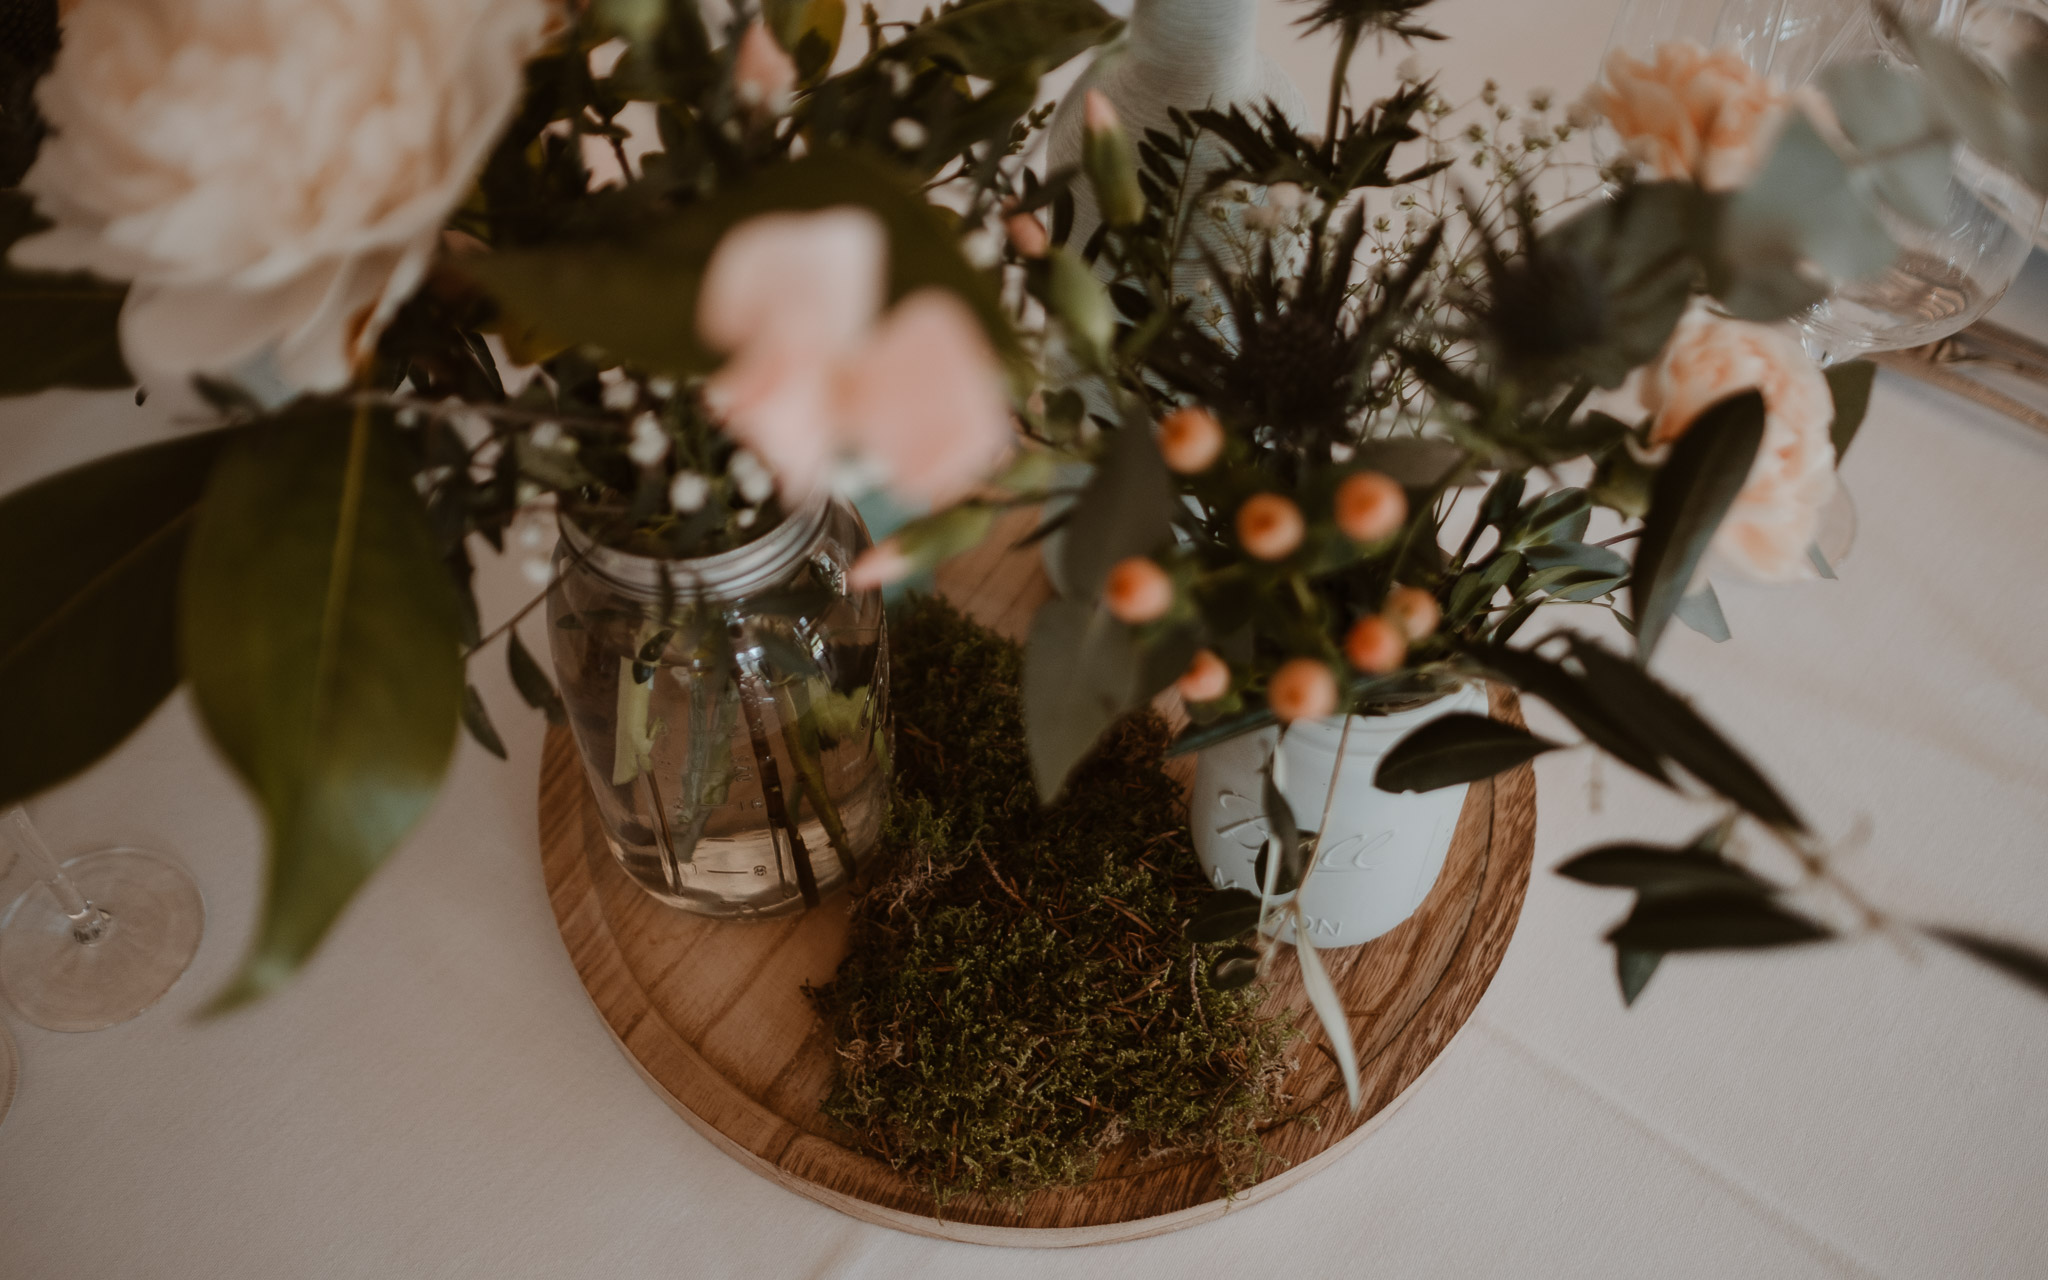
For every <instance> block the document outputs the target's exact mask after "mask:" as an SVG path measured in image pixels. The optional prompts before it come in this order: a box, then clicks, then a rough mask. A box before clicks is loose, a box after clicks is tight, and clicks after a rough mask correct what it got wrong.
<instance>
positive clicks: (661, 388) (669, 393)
mask: <svg viewBox="0 0 2048 1280" xmlns="http://www.w3.org/2000/svg"><path fill="white" fill-rule="evenodd" d="M647 394H648V395H651V396H653V397H654V398H655V399H657V400H673V399H675V395H676V380H675V379H674V378H665V377H661V376H658V375H657V376H655V377H652V378H649V379H648V380H647Z"/></svg>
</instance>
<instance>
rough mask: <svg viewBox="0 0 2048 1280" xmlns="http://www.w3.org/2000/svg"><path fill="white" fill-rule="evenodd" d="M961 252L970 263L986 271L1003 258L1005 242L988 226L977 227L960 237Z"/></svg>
mask: <svg viewBox="0 0 2048 1280" xmlns="http://www.w3.org/2000/svg"><path fill="white" fill-rule="evenodd" d="M960 253H961V255H962V256H963V257H965V258H966V259H967V261H968V264H969V265H971V266H974V267H978V268H980V269H981V270H984V271H986V270H987V269H988V268H990V267H993V266H994V265H996V263H997V262H999V261H1001V260H1002V256H1003V242H1002V240H1001V239H1000V238H999V237H997V235H996V233H995V232H993V231H990V230H989V229H988V228H987V227H976V228H975V229H974V230H972V231H970V232H968V233H967V234H966V235H964V236H962V237H960Z"/></svg>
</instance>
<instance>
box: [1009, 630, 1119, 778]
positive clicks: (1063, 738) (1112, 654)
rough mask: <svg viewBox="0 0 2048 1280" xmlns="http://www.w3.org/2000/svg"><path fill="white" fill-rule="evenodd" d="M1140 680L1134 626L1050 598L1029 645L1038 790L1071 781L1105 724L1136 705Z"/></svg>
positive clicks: (1029, 712) (1027, 710) (1029, 716)
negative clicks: (1133, 636) (1075, 768)
mask: <svg viewBox="0 0 2048 1280" xmlns="http://www.w3.org/2000/svg"><path fill="white" fill-rule="evenodd" d="M1137 683H1138V651H1137V648H1136V646H1135V645H1133V644H1132V643H1131V630H1130V628H1129V627H1127V626H1125V625H1124V624H1123V623H1121V622H1118V621H1117V620H1116V619H1114V618H1112V617H1110V616H1109V615H1108V614H1107V613H1104V612H1102V611H1100V610H1098V609H1096V608H1095V607H1094V606H1093V605H1087V604H1082V603H1080V602H1078V601H1073V600H1050V601H1047V602H1046V603H1045V604H1044V605H1041V606H1040V607H1039V610H1038V616H1037V617H1036V618H1034V619H1033V620H1032V623H1031V639H1030V642H1029V643H1028V644H1027V645H1026V646H1025V649H1024V727H1025V733H1026V737H1027V738H1028V739H1029V740H1030V745H1031V771H1032V775H1033V776H1034V778H1035V779H1036V780H1037V783H1038V794H1039V797H1040V798H1041V799H1043V800H1045V801H1047V802H1048V803H1050V802H1051V800H1052V799H1053V797H1055V796H1057V795H1058V794H1059V792H1060V788H1062V787H1063V786H1065V785H1066V781H1067V775H1068V774H1070V773H1072V772H1073V770H1074V766H1075V765H1077V764H1079V763H1081V760H1082V758H1083V757H1085V756H1086V755H1087V754H1088V752H1089V750H1090V749H1091V748H1093V747H1094V745H1095V740H1096V739H1097V738H1099V737H1101V736H1102V732H1103V730H1105V729H1107V728H1109V727H1110V726H1111V725H1112V724H1114V723H1116V720H1117V717H1119V716H1121V715H1123V714H1124V712H1126V711H1129V710H1130V709H1131V706H1132V702H1133V699H1134V697H1135V693H1134V691H1135V690H1136V688H1137Z"/></svg>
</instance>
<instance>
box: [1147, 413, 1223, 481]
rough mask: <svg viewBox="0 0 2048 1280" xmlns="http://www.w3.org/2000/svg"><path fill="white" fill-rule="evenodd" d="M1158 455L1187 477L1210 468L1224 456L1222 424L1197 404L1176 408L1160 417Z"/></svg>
mask: <svg viewBox="0 0 2048 1280" xmlns="http://www.w3.org/2000/svg"><path fill="white" fill-rule="evenodd" d="M1159 456H1160V457H1162V458H1164V459H1166V465H1167V466H1168V467H1169V468H1171V469H1173V470H1175V471H1178V472H1180V473H1181V474H1182V475H1184V476H1191V475H1195V474H1196V473H1198V472H1202V471H1207V470H1208V469H1209V468H1210V467H1211V466H1213V465H1215V462H1216V459H1217V458H1219V457H1222V456H1223V424H1222V423H1220V422H1218V421H1216V415H1215V414H1213V413H1211V412H1209V411H1208V410H1207V409H1203V408H1200V407H1198V406H1194V405H1190V406H1189V407H1187V408H1185V409H1175V410H1174V411H1173V412H1172V413H1169V414H1167V415H1166V416H1165V417H1164V418H1161V419H1160V420H1159Z"/></svg>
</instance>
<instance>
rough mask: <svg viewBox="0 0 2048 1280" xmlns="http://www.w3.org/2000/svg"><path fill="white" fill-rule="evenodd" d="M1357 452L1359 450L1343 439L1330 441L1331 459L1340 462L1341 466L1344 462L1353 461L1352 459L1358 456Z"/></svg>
mask: <svg viewBox="0 0 2048 1280" xmlns="http://www.w3.org/2000/svg"><path fill="white" fill-rule="evenodd" d="M1357 454H1358V450H1356V449H1354V448H1352V447H1351V446H1350V445H1348V444H1345V443H1344V442H1343V441H1342V440H1332V441H1330V461H1332V462H1334V463H1336V464H1338V465H1339V466H1342V465H1343V464H1344V463H1347V462H1349V461H1351V459H1352V458H1353V457H1355V456H1357Z"/></svg>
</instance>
